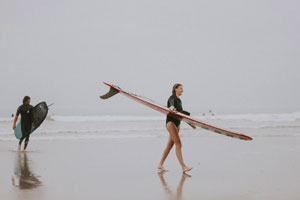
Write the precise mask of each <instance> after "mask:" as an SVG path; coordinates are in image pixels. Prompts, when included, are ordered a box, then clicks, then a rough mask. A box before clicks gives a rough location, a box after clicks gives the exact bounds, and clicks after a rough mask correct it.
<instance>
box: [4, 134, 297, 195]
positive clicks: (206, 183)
mask: <svg viewBox="0 0 300 200" xmlns="http://www.w3.org/2000/svg"><path fill="white" fill-rule="evenodd" d="M299 142H300V138H299V137H259V138H255V139H254V140H253V141H251V142H245V141H240V140H235V139H231V138H227V137H203V138H183V154H184V157H185V160H186V163H188V164H189V165H190V166H192V167H193V170H192V171H191V172H190V173H189V175H182V173H181V169H180V167H179V164H178V161H177V159H176V156H175V153H174V149H173V150H172V152H171V154H170V157H169V158H168V159H167V161H166V168H168V169H169V170H170V171H169V172H166V173H164V174H158V173H157V171H156V165H157V163H158V161H159V159H160V156H161V152H162V150H163V148H164V145H165V143H166V138H146V139H145V138H140V139H97V140H91V139H84V140H53V141H51V140H49V141H48V140H46V141H31V143H30V148H29V150H28V152H26V153H24V152H21V153H18V152H17V151H15V149H16V145H17V141H0V156H1V171H0V177H1V179H0V185H1V190H0V199H5V200H14V199H31V200H35V199H38V200H41V199H43V200H48V199H49V200H52V199H78V200H79V199H94V198H97V199H131V200H132V199H157V200H158V199H188V200H191V199H195V200H196V199H230V200H235V199H246V200H248V199H249V200H250V199H251V200H253V199H273V200H274V199H278V200H279V199H289V200H292V199H295V200H296V199H299V196H300V193H299V187H300V182H299V180H300V173H299V168H300V158H299V153H300V146H299Z"/></svg>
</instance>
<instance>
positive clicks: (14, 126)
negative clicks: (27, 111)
mask: <svg viewBox="0 0 300 200" xmlns="http://www.w3.org/2000/svg"><path fill="white" fill-rule="evenodd" d="M19 114H20V107H18V110H17V113H16V115H15V119H14V124H13V130H15V129H16V123H17V121H18V117H19Z"/></svg>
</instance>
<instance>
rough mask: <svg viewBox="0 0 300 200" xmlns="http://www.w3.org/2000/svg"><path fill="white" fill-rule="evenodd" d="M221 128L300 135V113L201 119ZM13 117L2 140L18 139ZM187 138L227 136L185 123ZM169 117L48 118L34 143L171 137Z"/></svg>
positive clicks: (0, 122)
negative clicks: (14, 130) (64, 140)
mask: <svg viewBox="0 0 300 200" xmlns="http://www.w3.org/2000/svg"><path fill="white" fill-rule="evenodd" d="M198 118H199V119H201V120H203V121H206V122H209V123H211V124H213V125H217V126H219V127H223V128H227V129H230V130H233V131H237V132H242V133H244V134H248V135H249V136H252V137H254V138H255V137H273V136H276V137H278V136H280V137H284V136H300V112H295V113H282V114H229V115H216V116H198ZM12 122H13V118H0V140H15V137H14V134H13V131H12V128H11V127H12ZM181 135H182V136H183V137H213V136H216V137H224V136H219V135H217V134H215V133H212V132H208V131H206V130H203V129H201V128H198V129H197V130H192V129H191V128H190V127H189V126H187V125H186V124H185V123H184V122H182V130H181ZM167 136H168V133H167V131H166V130H165V116H164V115H157V116H107V115H106V116H58V115H52V116H48V117H47V119H46V120H45V122H44V123H43V124H42V125H41V127H40V128H39V129H38V130H37V131H36V132H35V133H34V134H33V135H32V137H31V139H32V140H53V139H91V138H95V139H105V138H120V139H121V138H139V137H167Z"/></svg>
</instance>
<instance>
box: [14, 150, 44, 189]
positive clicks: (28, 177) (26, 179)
mask: <svg viewBox="0 0 300 200" xmlns="http://www.w3.org/2000/svg"><path fill="white" fill-rule="evenodd" d="M29 162H30V161H29ZM12 184H13V185H14V186H16V187H19V188H20V189H33V188H36V187H38V186H40V185H41V184H42V182H41V181H40V180H39V179H38V176H36V175H35V174H34V173H33V172H32V171H31V170H30V165H29V164H28V156H27V153H26V152H18V153H17V155H16V163H15V170H14V175H13V177H12Z"/></svg>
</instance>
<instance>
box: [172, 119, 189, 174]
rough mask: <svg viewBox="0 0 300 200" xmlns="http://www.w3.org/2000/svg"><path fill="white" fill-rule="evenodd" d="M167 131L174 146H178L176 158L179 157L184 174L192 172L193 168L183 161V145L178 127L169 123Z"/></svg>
mask: <svg viewBox="0 0 300 200" xmlns="http://www.w3.org/2000/svg"><path fill="white" fill-rule="evenodd" d="M167 130H168V131H169V133H170V136H171V139H172V141H173V142H174V144H175V146H176V156H177V158H178V161H179V163H180V165H181V167H182V171H183V172H187V171H190V170H191V169H192V168H191V167H188V166H186V164H185V163H184V161H183V157H182V152H181V147H182V144H181V140H180V137H179V132H178V129H177V127H176V126H175V124H174V123H173V122H168V123H167Z"/></svg>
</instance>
